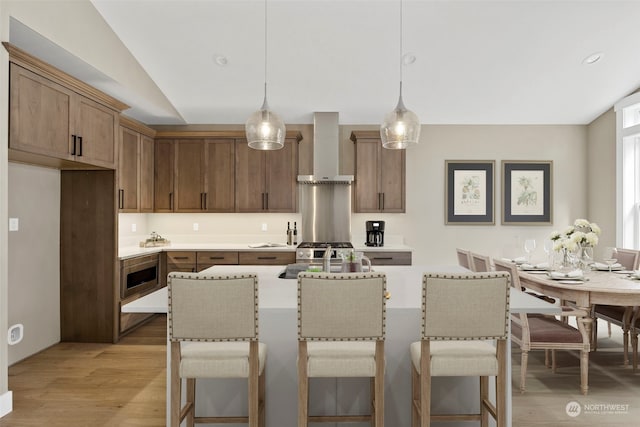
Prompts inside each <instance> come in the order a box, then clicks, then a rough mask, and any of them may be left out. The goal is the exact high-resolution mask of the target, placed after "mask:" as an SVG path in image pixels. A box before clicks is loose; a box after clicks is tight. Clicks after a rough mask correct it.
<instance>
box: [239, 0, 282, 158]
mask: <svg viewBox="0 0 640 427" xmlns="http://www.w3.org/2000/svg"><path fill="white" fill-rule="evenodd" d="M244 129H245V134H246V136H247V142H248V143H249V147H250V148H253V149H255V150H279V149H280V148H282V147H284V137H285V134H286V129H285V127H284V122H283V121H282V119H281V118H280V116H279V115H277V114H276V113H274V112H273V111H271V110H269V104H268V103H267V0H265V2H264V101H262V107H260V109H259V110H258V111H256V112H254V113H253V114H251V115H250V116H249V118H248V119H247V122H246V123H245V125H244Z"/></svg>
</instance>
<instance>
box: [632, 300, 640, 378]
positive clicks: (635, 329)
mask: <svg viewBox="0 0 640 427" xmlns="http://www.w3.org/2000/svg"><path fill="white" fill-rule="evenodd" d="M638 333H640V307H634V311H633V316H632V318H631V331H630V334H631V347H632V348H633V357H632V360H633V362H632V363H633V372H638Z"/></svg>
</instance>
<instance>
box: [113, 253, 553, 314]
mask: <svg viewBox="0 0 640 427" xmlns="http://www.w3.org/2000/svg"><path fill="white" fill-rule="evenodd" d="M283 270H284V267H282V266H253V265H252V266H237V265H235V266H214V267H211V268H208V269H206V270H204V271H202V272H201V273H200V274H233V273H240V272H244V273H248V272H253V273H256V274H258V291H259V295H258V298H259V304H260V308H261V309H275V308H286V309H295V308H296V307H297V280H295V279H280V278H278V274H279V273H280V272H281V271H283ZM375 271H380V272H384V273H386V275H387V290H388V291H389V292H390V294H391V298H390V299H389V300H388V301H387V308H389V309H393V308H415V309H421V292H422V275H423V273H425V272H434V273H435V272H442V273H460V272H464V271H463V270H461V267H458V266H376V267H375ZM122 311H123V312H126V313H166V312H167V288H162V289H159V290H157V291H155V292H152V293H151V294H149V295H146V296H144V297H142V298H139V299H137V300H135V301H132V302H130V303H128V304H125V305H123V306H122ZM511 312H512V313H546V314H557V313H558V312H559V310H558V307H557V306H554V305H552V304H549V303H547V302H545V301H542V300H540V299H538V298H535V297H532V296H531V295H527V294H525V293H524V292H521V291H520V290H518V289H515V288H512V289H511Z"/></svg>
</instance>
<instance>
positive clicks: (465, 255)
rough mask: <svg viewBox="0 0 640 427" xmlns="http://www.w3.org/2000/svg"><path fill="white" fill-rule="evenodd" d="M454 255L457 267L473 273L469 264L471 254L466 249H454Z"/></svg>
mask: <svg viewBox="0 0 640 427" xmlns="http://www.w3.org/2000/svg"><path fill="white" fill-rule="evenodd" d="M456 255H457V256H458V265H459V266H460V267H464V268H466V269H467V270H469V271H473V266H472V264H471V252H470V251H468V250H466V249H460V248H456Z"/></svg>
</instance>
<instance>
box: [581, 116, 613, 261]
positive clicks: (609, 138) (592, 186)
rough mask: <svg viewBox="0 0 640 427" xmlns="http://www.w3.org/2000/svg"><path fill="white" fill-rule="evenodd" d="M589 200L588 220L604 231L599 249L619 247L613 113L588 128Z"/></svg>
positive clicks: (597, 254) (598, 251) (597, 250)
mask: <svg viewBox="0 0 640 427" xmlns="http://www.w3.org/2000/svg"><path fill="white" fill-rule="evenodd" d="M587 154H588V155H587V170H588V171H589V173H588V174H587V186H588V193H587V200H588V209H587V210H588V213H589V219H590V220H591V221H594V222H596V223H598V225H600V227H601V228H602V229H603V230H605V231H606V232H603V234H602V236H601V238H600V243H599V244H598V246H596V250H595V252H596V253H595V256H596V257H598V256H599V254H600V251H601V250H602V248H604V247H606V246H615V244H616V234H615V231H616V114H615V112H614V111H613V109H610V110H609V111H607V112H606V113H604V114H602V115H601V116H600V117H598V118H597V119H596V120H594V121H593V122H591V124H590V125H589V126H588V127H587Z"/></svg>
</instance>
